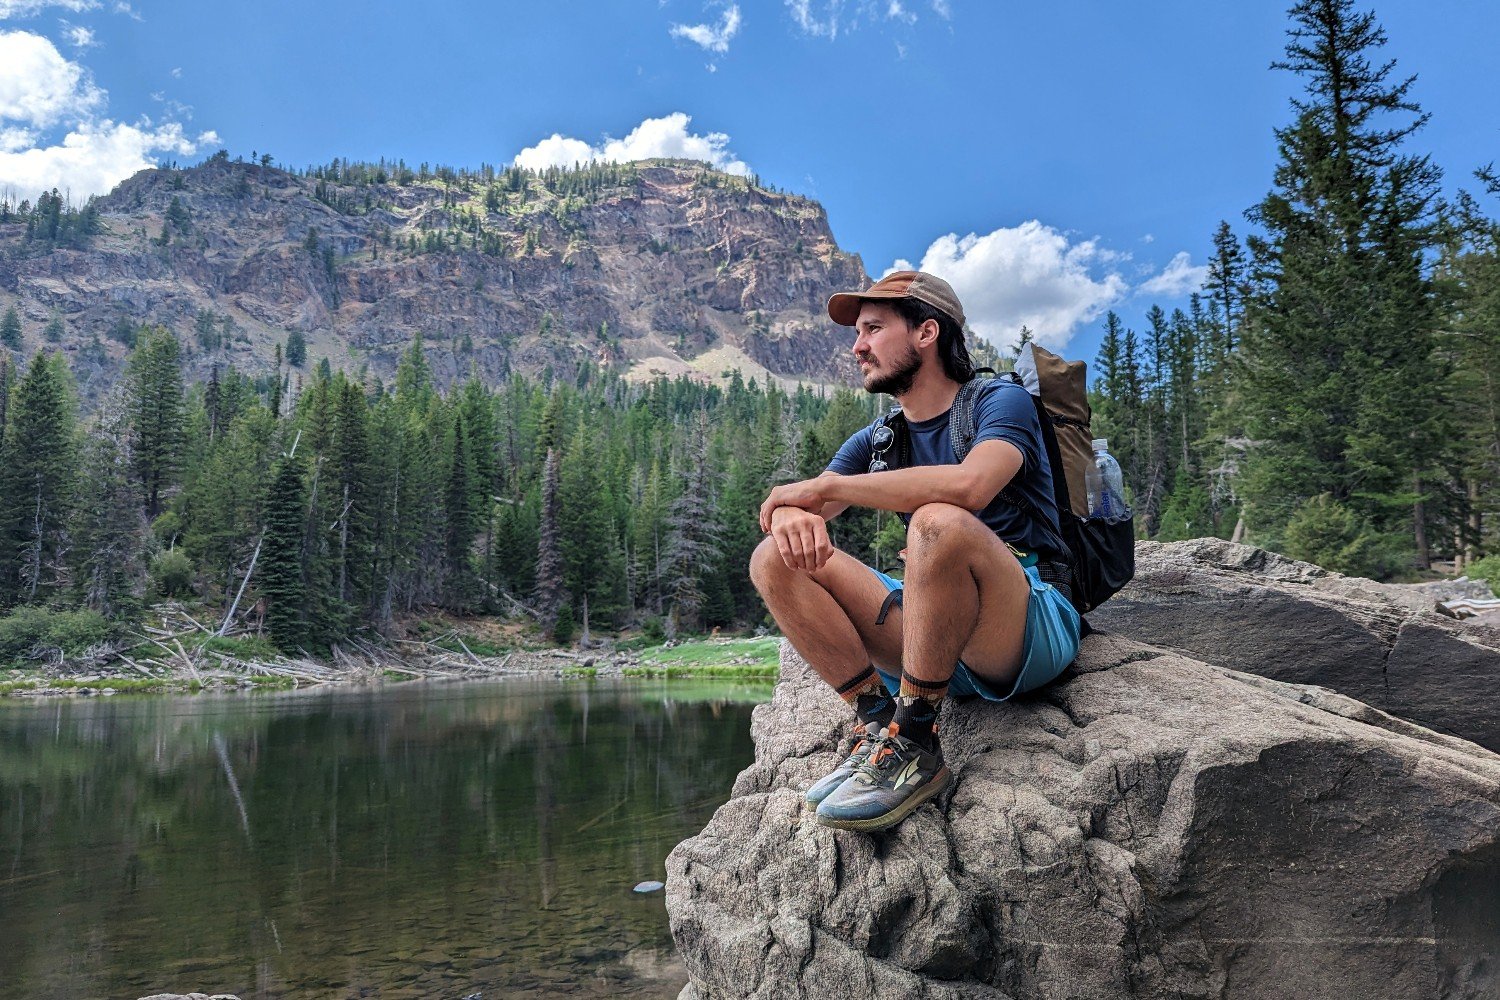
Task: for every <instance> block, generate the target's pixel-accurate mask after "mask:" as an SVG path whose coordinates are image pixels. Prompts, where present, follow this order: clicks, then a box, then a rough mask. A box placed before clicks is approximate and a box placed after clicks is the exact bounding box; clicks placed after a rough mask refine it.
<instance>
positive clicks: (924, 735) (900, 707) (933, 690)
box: [893, 670, 948, 750]
mask: <svg viewBox="0 0 1500 1000" xmlns="http://www.w3.org/2000/svg"><path fill="white" fill-rule="evenodd" d="M947 693H948V682H947V681H946V680H942V681H924V680H921V679H920V678H917V677H913V676H912V675H911V674H909V673H907V672H906V671H904V670H903V671H901V694H900V695H898V696H897V698H896V714H895V716H894V717H893V721H894V722H895V723H896V727H897V731H898V732H900V734H901V735H902V736H903V737H904V738H906V739H908V740H911V741H912V742H913V743H916V744H918V745H920V746H923V747H926V748H927V749H929V750H930V749H932V745H933V738H934V732H935V730H936V728H937V717H938V708H939V707H941V706H942V704H943V697H944V696H945V695H946V694H947Z"/></svg>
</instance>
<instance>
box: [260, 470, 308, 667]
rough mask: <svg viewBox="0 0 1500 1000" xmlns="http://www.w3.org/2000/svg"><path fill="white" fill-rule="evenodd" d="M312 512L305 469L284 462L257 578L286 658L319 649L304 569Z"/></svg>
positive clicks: (269, 625) (276, 475)
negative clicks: (307, 526) (307, 523)
mask: <svg viewBox="0 0 1500 1000" xmlns="http://www.w3.org/2000/svg"><path fill="white" fill-rule="evenodd" d="M306 512H307V488H306V487H305V486H304V484H303V481H302V467H301V466H300V465H299V464H298V462H297V460H296V459H295V458H291V457H287V456H284V457H282V459H281V460H280V461H278V462H277V463H276V467H275V470H274V471H273V473H272V478H271V483H270V486H269V488H268V489H267V491H266V500H265V514H266V528H265V532H266V534H265V542H264V543H263V548H262V550H261V555H260V562H259V564H258V565H257V567H256V574H255V575H256V587H257V589H258V590H259V591H260V594H261V597H262V599H263V600H264V601H265V602H266V618H265V622H266V630H267V631H268V632H270V633H271V641H272V642H274V643H276V645H277V647H278V648H280V649H282V650H284V651H286V652H296V651H297V650H298V649H308V648H310V647H313V646H315V645H316V641H315V640H314V638H313V634H312V628H311V624H310V622H309V621H308V614H307V611H308V607H307V598H308V594H307V583H306V578H305V577H304V575H303V565H302V557H303V536H304V530H305V521H304V519H305V517H306Z"/></svg>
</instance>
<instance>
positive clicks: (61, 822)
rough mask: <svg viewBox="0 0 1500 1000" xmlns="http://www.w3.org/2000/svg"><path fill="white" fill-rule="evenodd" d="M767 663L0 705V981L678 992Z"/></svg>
mask: <svg viewBox="0 0 1500 1000" xmlns="http://www.w3.org/2000/svg"><path fill="white" fill-rule="evenodd" d="M769 696H770V688H769V687H768V686H754V685H731V684H707V683H705V684H699V683H695V682H692V681H672V682H635V683H632V682H629V681H614V682H612V681H606V680H597V681H552V680H513V681H504V682H495V683H471V684H447V685H434V684H415V683H414V684H406V685H396V686H387V687H380V688H366V689H329V690H323V691H317V692H296V693H285V694H261V695H239V696H204V695H199V696H194V697H163V696H158V697H129V698H127V697H124V696H121V697H115V698H95V699H68V700H57V701H50V702H44V703H30V704H27V703H11V704H0V998H4V1000H10V998H22V997H25V998H38V997H58V998H62V997H68V998H76V997H107V998H111V1000H113V998H125V1000H134V998H136V997H141V996H146V995H148V994H151V993H156V992H162V991H170V992H181V993H187V992H190V991H193V990H198V991H202V992H206V993H217V992H226V993H234V994H237V995H239V996H240V997H243V998H245V1000H250V998H252V997H254V998H271V997H296V998H304V997H309V998H318V997H341V998H342V997H363V996H370V997H452V998H455V1000H458V998H462V997H468V996H472V995H473V994H475V993H479V994H482V995H483V996H484V997H485V998H487V1000H493V998H496V997H505V996H515V995H527V996H536V997H561V996H568V997H603V996H610V997H669V996H675V995H676V993H677V991H678V990H680V989H681V987H682V986H683V984H684V983H685V982H686V979H687V977H686V973H685V972H684V971H683V968H682V965H681V961H680V960H679V959H678V958H677V956H676V953H675V950H674V949H673V947H672V940H671V935H670V933H669V932H668V928H667V916H666V906H665V902H664V898H663V894H662V893H661V892H656V893H653V894H649V895H643V894H639V893H636V892H634V891H633V887H634V886H635V885H636V884H637V883H638V882H642V881H647V880H664V879H665V877H666V872H665V860H666V856H667V854H668V853H669V852H670V851H671V849H672V847H673V846H674V845H676V844H677V843H678V841H680V840H682V839H683V838H685V837H688V836H691V835H692V834H694V833H696V832H697V831H698V830H699V829H700V828H701V827H702V826H703V824H704V823H705V822H707V820H708V818H709V816H710V815H712V813H713V811H714V809H715V808H717V807H718V806H719V805H720V804H721V803H722V802H724V801H725V800H726V799H727V798H728V796H729V789H730V786H731V785H732V783H733V781H734V777H735V775H736V774H737V773H738V772H739V771H740V769H742V768H743V767H745V766H746V765H747V764H749V763H750V760H751V758H752V755H753V750H752V746H751V743H750V732H749V730H750V710H751V708H752V707H753V705H754V704H755V703H756V702H758V701H763V700H765V699H767V698H769Z"/></svg>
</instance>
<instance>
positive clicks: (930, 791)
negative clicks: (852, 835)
mask: <svg viewBox="0 0 1500 1000" xmlns="http://www.w3.org/2000/svg"><path fill="white" fill-rule="evenodd" d="M950 777H952V775H951V774H950V773H949V771H948V766H947V765H946V764H945V765H943V766H942V767H940V768H938V772H937V774H934V775H933V776H932V780H931V781H929V782H927V784H925V785H923V786H922V787H921V788H919V789H917V790H916V791H915V792H913V793H912V794H911V795H910V796H908V797H907V798H906V800H905V801H904V802H902V803H901V804H900V805H898V806H896V808H894V809H892V810H891V811H890V812H888V813H883V814H882V815H879V816H871V817H870V818H869V819H834V818H832V817H828V816H819V817H818V818H817V819H818V825H819V826H827V827H832V828H833V829H835V830H858V831H859V832H861V833H875V832H876V831H879V830H884V829H886V828H887V827H892V826H895V825H896V824H897V823H899V822H901V821H902V820H903V819H905V818H906V817H908V816H910V815H911V814H912V813H914V812H916V811H917V808H918V807H919V806H921V805H922V803H924V802H926V801H927V800H928V799H930V798H932V797H933V796H934V795H936V794H937V793H938V792H941V791H942V790H943V789H944V788H947V787H948V779H949V778H950Z"/></svg>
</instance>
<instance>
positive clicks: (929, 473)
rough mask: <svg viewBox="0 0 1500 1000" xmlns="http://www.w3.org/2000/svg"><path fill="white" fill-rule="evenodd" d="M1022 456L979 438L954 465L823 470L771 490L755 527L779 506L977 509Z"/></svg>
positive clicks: (764, 524)
mask: <svg viewBox="0 0 1500 1000" xmlns="http://www.w3.org/2000/svg"><path fill="white" fill-rule="evenodd" d="M1023 461H1024V459H1023V458H1022V456H1021V450H1020V449H1019V448H1017V447H1016V446H1015V445H1013V444H1011V443H1010V442H1008V441H997V440H990V441H983V442H980V443H979V444H977V445H975V446H974V450H973V451H971V452H969V455H968V457H967V458H965V459H964V460H963V463H962V464H960V465H920V466H914V467H912V468H908V469H888V470H886V471H884V472H872V473H865V474H864V475H857V476H839V475H829V474H826V473H825V474H824V475H822V476H819V477H817V478H816V479H804V480H803V481H802V482H800V483H788V484H787V485H785V486H778V487H776V488H775V489H774V490H772V491H771V495H770V496H768V497H767V498H766V502H765V503H764V504H762V505H761V518H760V521H761V529H762V530H767V531H769V530H770V528H771V514H772V512H773V511H775V510H777V509H778V508H781V507H800V508H801V509H802V510H804V511H810V512H813V513H818V514H822V515H823V516H824V518H825V519H826V518H827V517H830V516H832V515H831V514H829V513H827V511H828V510H829V509H833V510H834V512H835V513H837V512H839V511H842V510H844V509H845V508H846V507H850V506H854V507H875V508H878V509H880V510H890V511H897V512H900V513H906V514H909V513H911V512H912V511H914V510H916V509H917V508H918V507H920V506H922V505H923V504H928V503H951V504H953V505H954V506H957V507H962V508H964V509H965V510H976V511H977V510H983V509H984V508H985V507H986V506H988V505H989V502H990V501H991V500H993V499H994V498H995V495H996V494H997V493H999V492H1000V491H1001V490H1002V489H1004V488H1005V485H1006V484H1007V483H1009V482H1010V481H1011V480H1012V479H1013V478H1015V475H1016V473H1017V472H1019V471H1020V470H1021V464H1022V462H1023Z"/></svg>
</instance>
